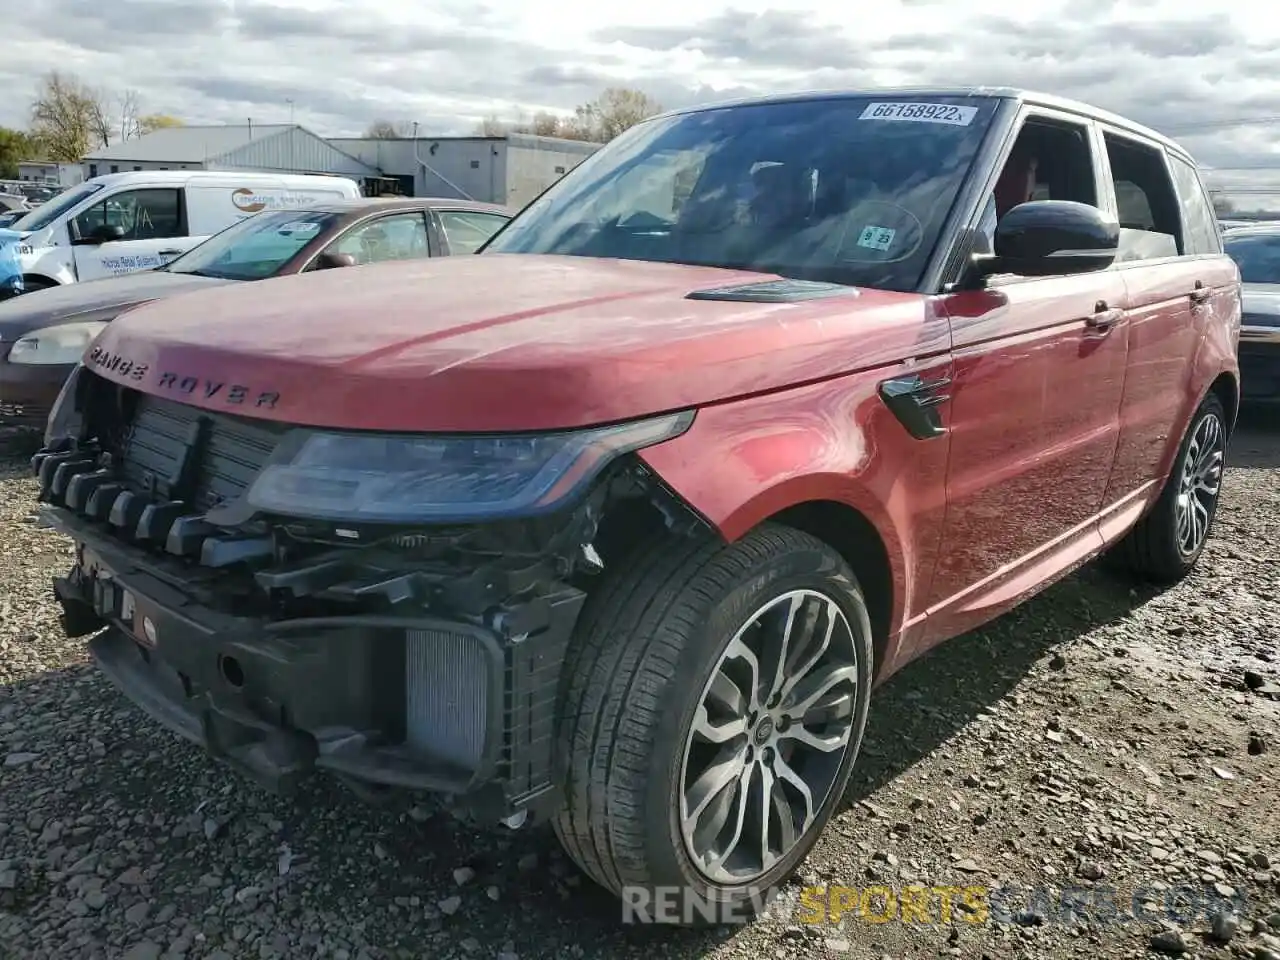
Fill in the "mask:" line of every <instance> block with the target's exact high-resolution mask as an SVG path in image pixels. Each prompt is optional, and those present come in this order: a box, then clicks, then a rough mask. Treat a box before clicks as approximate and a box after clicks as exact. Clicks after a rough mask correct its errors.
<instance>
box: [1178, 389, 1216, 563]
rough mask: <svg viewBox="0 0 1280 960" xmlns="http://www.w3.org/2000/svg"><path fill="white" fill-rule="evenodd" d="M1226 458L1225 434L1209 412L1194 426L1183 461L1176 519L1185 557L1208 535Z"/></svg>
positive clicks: (1202, 542) (1192, 553) (1198, 546)
mask: <svg viewBox="0 0 1280 960" xmlns="http://www.w3.org/2000/svg"><path fill="white" fill-rule="evenodd" d="M1225 456H1226V432H1225V431H1224V430H1223V428H1222V421H1221V420H1220V419H1219V418H1218V416H1217V415H1216V414H1213V413H1210V414H1208V415H1207V416H1205V417H1204V418H1203V419H1202V420H1201V421H1200V423H1199V424H1197V425H1196V430H1195V433H1193V434H1192V435H1191V442H1190V443H1189V444H1188V445H1187V453H1186V456H1185V457H1184V458H1183V461H1182V476H1181V478H1180V481H1179V484H1178V503H1177V509H1176V511H1175V512H1174V514H1175V517H1176V523H1177V529H1176V536H1177V540H1178V549H1179V550H1180V551H1181V552H1182V555H1183V556H1184V557H1189V556H1192V555H1194V554H1195V553H1196V551H1198V550H1199V549H1200V548H1201V547H1202V546H1203V545H1204V541H1205V537H1206V536H1208V533H1209V523H1210V521H1211V520H1212V519H1213V513H1214V508H1215V506H1216V504H1217V500H1218V491H1219V490H1220V489H1221V487H1222V468H1223V464H1224V460H1225Z"/></svg>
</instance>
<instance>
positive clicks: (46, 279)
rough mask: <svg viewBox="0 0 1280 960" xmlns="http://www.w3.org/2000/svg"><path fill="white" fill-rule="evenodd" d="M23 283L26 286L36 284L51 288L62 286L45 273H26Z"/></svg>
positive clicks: (23, 276)
mask: <svg viewBox="0 0 1280 960" xmlns="http://www.w3.org/2000/svg"><path fill="white" fill-rule="evenodd" d="M22 282H23V283H24V284H29V283H33V282H34V283H38V284H40V285H42V286H50V287H60V286H62V284H61V283H59V282H58V281H57V280H55V279H54V278H53V277H51V276H49V275H48V274H44V273H24V274H23V275H22Z"/></svg>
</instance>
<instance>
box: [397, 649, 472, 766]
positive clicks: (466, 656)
mask: <svg viewBox="0 0 1280 960" xmlns="http://www.w3.org/2000/svg"><path fill="white" fill-rule="evenodd" d="M488 678H489V673H488V665H487V663H486V660H485V652H484V650H483V648H482V647H481V646H480V644H478V643H476V642H475V640H473V639H471V638H469V637H466V636H459V635H458V634H455V633H447V632H443V631H436V630H410V631H408V632H407V634H406V637H405V743H406V745H407V746H408V747H410V748H411V749H413V750H416V751H419V752H421V753H422V754H423V755H424V756H429V757H433V758H438V759H440V760H444V761H447V762H449V763H454V764H457V765H459V766H461V767H464V768H467V769H472V770H474V769H475V768H476V767H478V766H479V765H480V762H481V759H482V757H483V754H484V738H485V727H486V722H487V719H488V716H489V702H488V700H489V687H488V683H489V680H488Z"/></svg>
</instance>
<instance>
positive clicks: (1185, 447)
mask: <svg viewBox="0 0 1280 960" xmlns="http://www.w3.org/2000/svg"><path fill="white" fill-rule="evenodd" d="M1226 454H1227V417H1226V412H1225V410H1224V409H1223V406H1222V401H1221V400H1219V399H1218V397H1217V396H1216V395H1215V394H1212V393H1210V394H1209V395H1208V396H1207V397H1205V399H1204V400H1203V401H1202V402H1201V404H1200V406H1199V408H1198V409H1197V410H1196V412H1195V415H1194V416H1193V417H1192V418H1191V424H1190V426H1189V427H1188V428H1187V433H1186V435H1185V436H1184V437H1183V438H1182V443H1181V445H1180V446H1179V448H1178V454H1177V456H1176V457H1174V461H1173V470H1172V471H1171V472H1170V474H1169V477H1168V478H1167V479H1166V480H1165V485H1164V489H1163V490H1162V491H1161V492H1160V499H1159V500H1157V501H1156V505H1155V506H1154V507H1153V508H1152V510H1151V512H1150V513H1148V514H1147V515H1146V516H1145V517H1143V518H1142V520H1140V521H1139V522H1138V524H1137V526H1135V527H1134V528H1133V530H1131V531H1130V532H1129V533H1128V535H1127V536H1126V537H1125V538H1124V540H1122V541H1121V542H1120V543H1119V545H1118V546H1117V548H1116V559H1118V560H1120V561H1122V562H1123V564H1124V565H1125V566H1126V567H1128V568H1129V569H1130V570H1131V571H1132V572H1134V573H1136V574H1138V575H1139V576H1141V577H1144V578H1145V579H1148V580H1151V581H1153V582H1155V583H1160V584H1166V585H1167V584H1172V583H1176V582H1177V581H1179V580H1181V579H1182V578H1183V577H1185V576H1186V575H1187V574H1188V573H1190V572H1191V570H1192V569H1193V568H1194V567H1195V565H1196V563H1197V561H1198V560H1199V559H1200V554H1201V553H1203V552H1204V546H1205V543H1206V542H1207V541H1208V539H1209V531H1210V529H1211V528H1212V526H1213V518H1214V516H1215V515H1216V514H1217V511H1218V497H1219V495H1220V494H1221V492H1222V474H1223V470H1224V468H1225V466H1226Z"/></svg>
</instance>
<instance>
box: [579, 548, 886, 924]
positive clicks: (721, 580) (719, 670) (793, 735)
mask: <svg viewBox="0 0 1280 960" xmlns="http://www.w3.org/2000/svg"><path fill="white" fill-rule="evenodd" d="M614 566H615V568H617V570H618V571H619V572H617V573H615V574H609V573H607V574H606V576H607V577H608V580H607V582H606V584H605V585H604V587H603V589H602V590H601V591H599V592H598V593H597V594H596V595H594V596H593V597H592V599H591V601H590V602H589V605H588V608H587V609H586V610H585V611H584V614H583V618H582V622H581V626H580V629H579V631H578V633H577V635H576V637H575V640H574V642H573V644H572V646H571V650H570V659H569V662H568V663H567V664H566V671H567V678H568V679H567V684H566V687H565V692H564V700H563V720H562V726H561V731H560V741H559V748H560V756H561V760H562V762H563V763H564V765H565V768H564V771H563V775H564V784H565V791H564V797H565V799H564V803H563V807H562V809H561V811H560V813H559V816H558V818H557V821H556V831H557V834H558V835H559V837H560V840H561V842H562V844H563V845H564V847H565V850H566V851H567V852H568V854H569V855H570V856H571V857H572V858H573V859H574V860H575V861H576V862H577V863H578V864H579V865H580V866H581V867H582V869H583V870H584V871H586V873H587V874H588V875H590V876H591V877H592V878H593V879H594V880H595V881H596V882H597V883H599V884H600V885H602V886H603V887H605V888H606V889H609V890H611V891H612V892H613V893H615V894H616V895H619V896H621V897H622V898H623V900H624V902H628V903H630V904H632V905H633V906H637V905H640V904H641V903H642V902H643V903H648V904H656V903H664V901H662V900H661V899H656V898H660V897H661V896H663V895H664V894H663V891H661V890H660V888H679V890H680V891H681V894H682V896H684V897H685V898H687V899H684V900H677V901H676V902H674V903H672V902H671V901H665V904H666V906H667V907H668V908H669V909H670V910H671V911H672V912H670V913H665V914H662V915H657V913H656V911H654V910H653V908H652V907H649V908H648V910H649V912H648V913H647V914H646V913H644V911H643V910H642V911H641V914H642V915H647V916H652V917H653V918H654V919H657V920H661V921H666V922H697V921H700V920H704V919H706V920H713V919H719V920H723V919H725V918H726V917H728V916H730V915H731V914H730V912H729V911H733V914H732V915H736V916H739V917H743V916H745V915H746V914H748V913H750V912H753V911H754V910H755V909H757V908H758V907H759V906H761V905H762V903H763V902H764V898H766V897H767V896H768V895H769V892H770V891H772V890H773V888H775V887H776V886H777V885H778V884H780V883H781V882H782V881H784V880H785V879H786V878H787V877H788V876H789V875H790V874H791V873H792V872H793V871H794V870H795V869H796V867H797V866H798V865H799V863H800V862H801V861H802V860H803V859H804V857H805V856H806V855H807V854H808V852H809V850H810V849H811V848H812V846H813V844H814V843H815V842H816V841H817V839H818V837H819V835H820V834H821V832H822V829H823V827H824V826H825V825H826V823H827V822H828V820H829V819H830V817H831V815H832V812H833V811H834V810H835V808H836V806H837V804H838V803H839V801H840V798H841V796H842V795H843V793H844V788H845V785H846V783H847V781H848V778H849V774H850V772H851V770H852V768H853V764H854V761H855V759H856V757H857V754H858V749H859V747H860V745H861V741H862V733H863V728H864V726H865V724H866V716H867V707H868V701H869V693H870V684H871V667H872V645H871V629H870V623H869V620H868V617H867V609H866V604H865V603H864V601H863V598H862V594H861V592H860V590H859V588H858V584H857V582H856V581H855V579H854V577H853V574H852V572H851V571H850V570H849V568H848V566H847V565H846V564H845V563H844V561H843V560H842V559H841V557H840V556H839V555H838V554H837V553H835V551H833V550H832V549H831V548H830V547H828V546H827V545H826V544H824V543H822V542H821V541H819V540H817V539H816V538H814V537H812V536H809V535H808V534H804V533H801V532H799V531H796V530H793V529H791V528H787V527H773V526H766V527H762V528H760V529H758V530H756V531H754V532H753V533H751V534H749V535H747V536H746V537H744V538H743V539H742V540H740V541H738V542H737V543H734V544H730V545H727V546H726V545H723V544H719V543H706V542H703V543H698V544H694V543H680V544H675V543H673V542H672V541H671V540H670V539H662V540H658V541H654V542H652V543H650V544H649V545H648V547H647V548H646V549H644V550H642V551H640V552H638V553H637V554H635V555H633V556H632V557H631V559H630V561H629V562H623V563H618V564H615V565H614Z"/></svg>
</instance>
